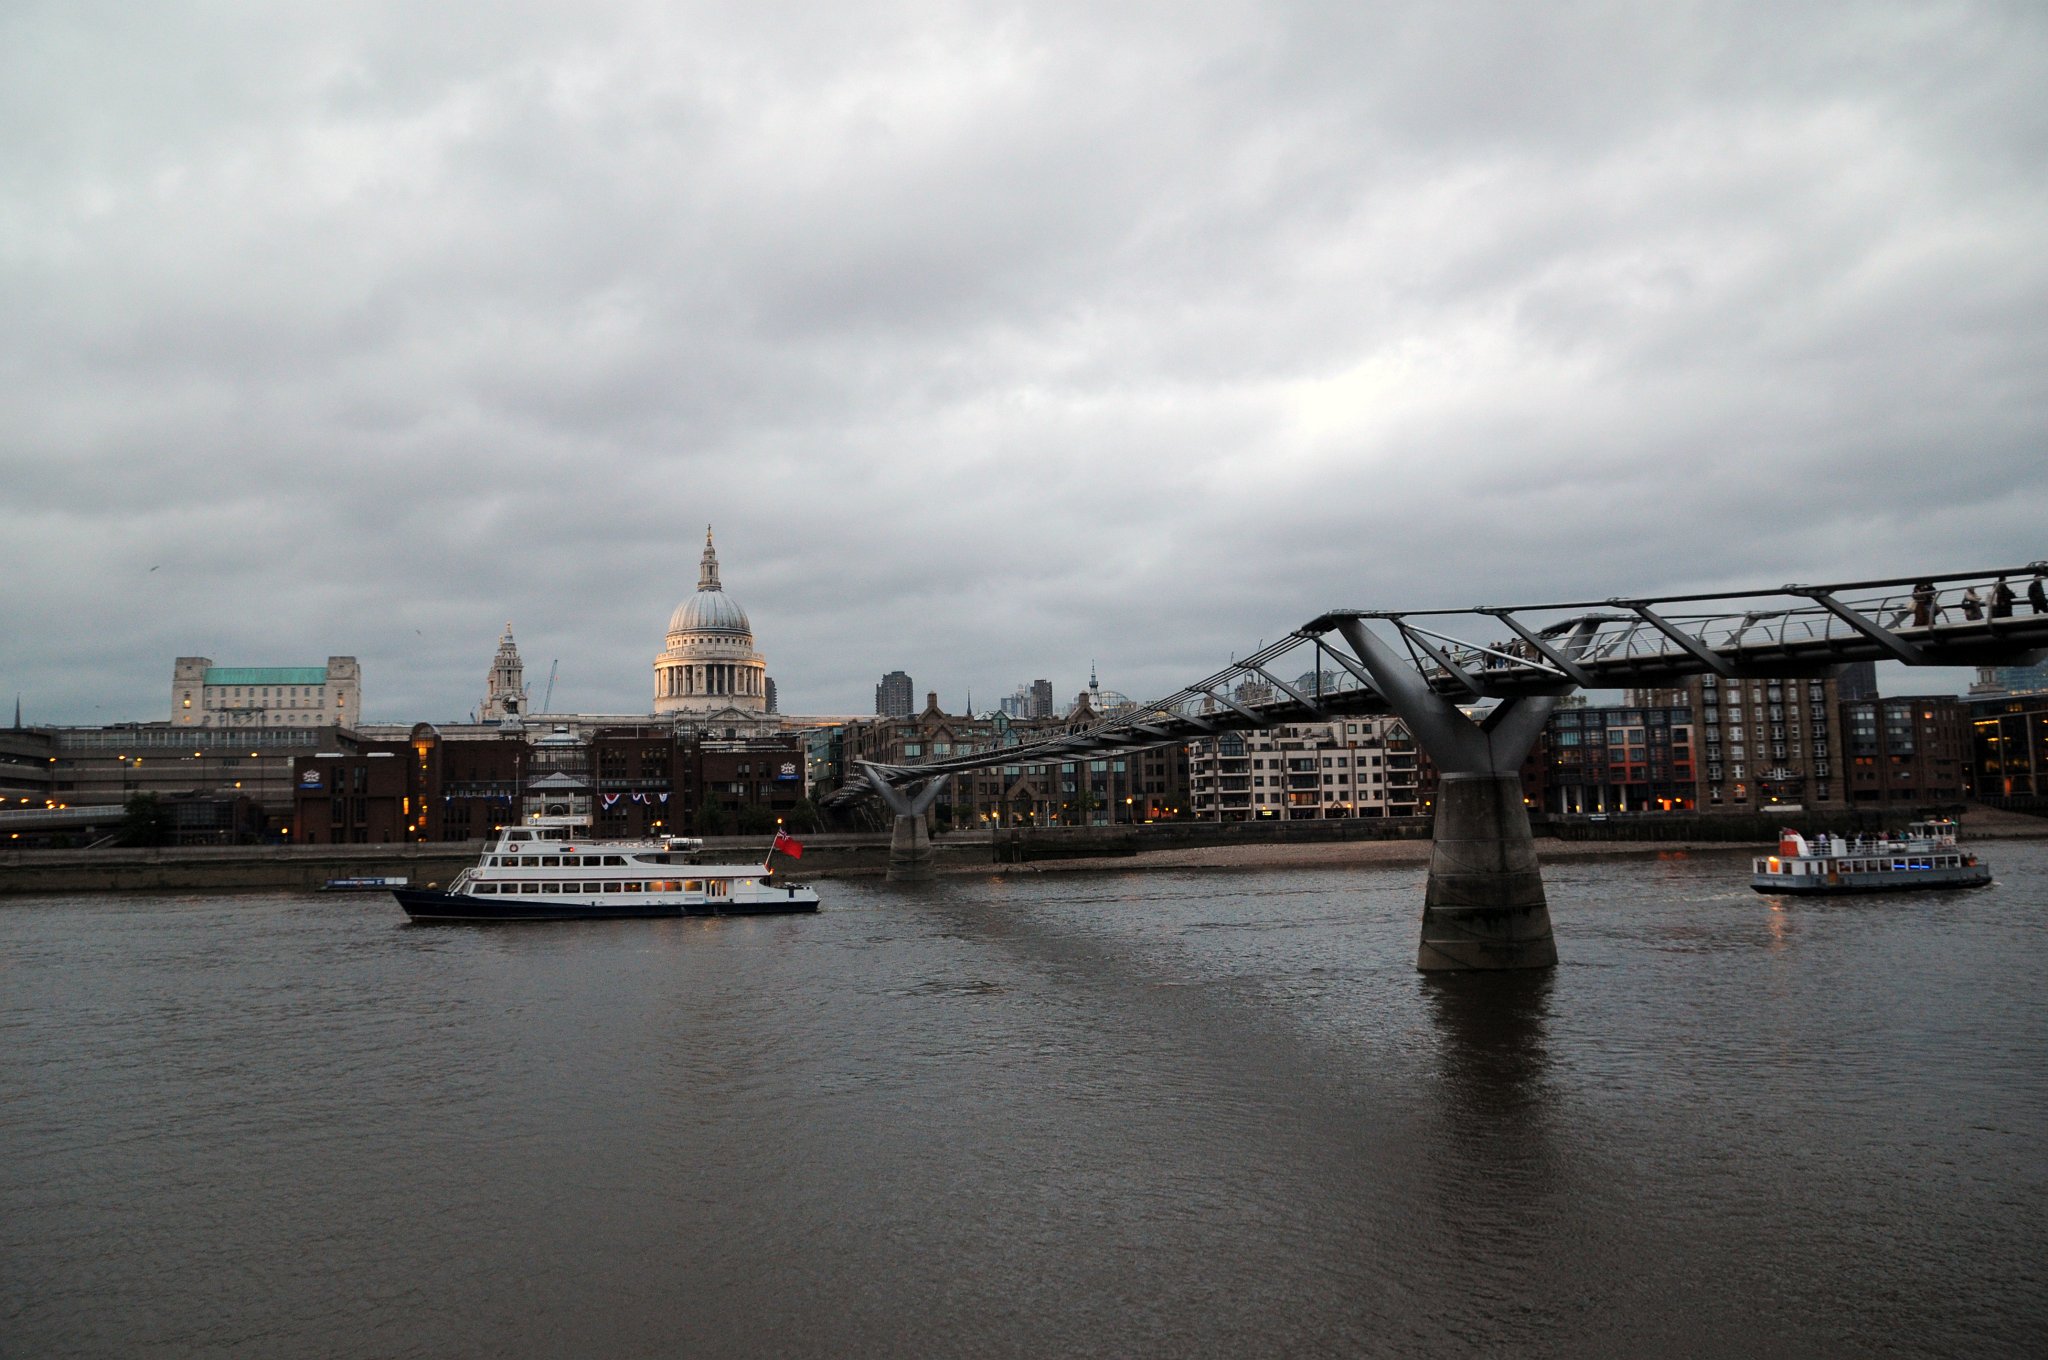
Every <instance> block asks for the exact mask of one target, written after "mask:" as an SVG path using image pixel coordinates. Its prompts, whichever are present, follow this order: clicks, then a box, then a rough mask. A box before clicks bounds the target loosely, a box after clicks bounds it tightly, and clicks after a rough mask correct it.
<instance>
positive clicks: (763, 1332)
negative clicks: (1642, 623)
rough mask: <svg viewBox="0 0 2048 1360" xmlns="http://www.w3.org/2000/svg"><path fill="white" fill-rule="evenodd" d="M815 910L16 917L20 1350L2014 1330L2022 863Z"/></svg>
mask: <svg viewBox="0 0 2048 1360" xmlns="http://www.w3.org/2000/svg"><path fill="white" fill-rule="evenodd" d="M1745 869H1746V858H1743V857H1735V856H1721V855H1715V854H1703V855H1697V856H1693V857H1690V858H1685V859H1651V858H1648V857H1645V858H1641V859H1631V860H1628V861H1626V862H1618V863H1617V862H1597V863H1595V862H1573V863H1567V864H1560V865H1557V866H1553V867H1552V868H1551V869H1550V871H1549V873H1548V880H1549V886H1550V897H1551V905H1552V917H1553V922H1554V924H1555V926H1556V929H1557V933H1558V940H1559V948H1560V952H1561V954H1562V956H1563V959H1564V962H1563V965H1562V966H1561V967H1559V968H1558V969H1556V970H1553V971H1539V972H1529V973H1514V974H1505V975H1493V976H1475V975H1455V974H1431V975H1418V974H1416V973H1415V972H1414V971H1413V970H1412V959H1413V954H1414V947H1415V931H1416V917H1417V904H1418V898H1419V890H1420V873H1419V871H1417V870H1414V869H1407V868H1403V869H1387V870H1362V871H1356V872H1344V873H1334V872H1328V871H1315V872H1284V873H1283V872H1273V873H1227V872H1218V873H1207V874H1203V873H1178V874H1169V873H1158V874H1133V873H1106V874H1102V875H1087V876H1056V875H1046V876H1042V877H1041V876H1037V875H1019V876H1017V877H1014V878H1006V879H998V878H987V879H957V880H947V881H945V882H942V883H939V884H934V885H930V886H928V887H924V888H920V889H917V890H913V891H896V890H893V889H890V888H888V887H887V886H886V885H882V884H878V883H857V882H849V883H838V884H833V885H832V887H831V892H830V894H829V895H828V899H827V903H826V909H825V911H824V912H823V913H822V914H821V915H819V916H817V917H812V918H792V919H786V920H755V921H717V920H707V921H687V922H681V921H679V922H619V923H606V924H587V925H582V926H535V927H521V928H516V929H489V930H475V929H471V930H448V929H441V930H410V929H407V928H405V926H404V925H403V924H402V918H401V917H400V916H399V915H398V913H397V912H396V910H395V908H391V907H390V906H389V905H388V904H383V903H378V902H375V901H369V900H362V899H358V900H354V901H334V900H324V899H314V898H310V897H292V896H284V895H273V896H248V897H238V898H232V899H224V898H209V897H206V896H203V895H185V896H179V897H156V898H141V897H135V898H125V899H121V900H118V901H93V900H89V899H81V898H64V899H42V900H35V901H13V902H10V903H9V904H8V905H7V906H6V908H5V909H4V910H0V1092H4V1093H5V1095H6V1099H5V1100H4V1101H0V1354H6V1355H15V1354H22V1355H38V1356H45V1355H55V1356H61V1355H125V1354H144V1353H147V1354H171V1355H176V1354H233V1353H243V1354H250V1355H262V1356H266V1357H267V1356H287V1357H289V1356H300V1355H328V1354H337V1353H339V1354H366V1355H370V1354H374V1355H400V1354H421V1355H492V1356H541V1355H559V1354H564V1353H581V1352H600V1353H605V1354H610V1355H625V1356H639V1355H644V1356H671V1355H675V1354H678V1353H689V1354H697V1355H714V1356H715V1355H753V1354H778V1355H790V1356H827V1355H844V1354H920V1355H1032V1356H1037V1355H1045V1354H1057V1355H1103V1356H1112V1355H1113V1356H1131V1355H1174V1356H1181V1355H1189V1354H1211V1353H1214V1354H1368V1353H1369V1354H1387V1355H1438V1354H1446V1353H1468V1352H1473V1351H1495V1352H1505V1353H1515V1354H1549V1355H1560V1356H1564V1355H1574V1356H1575V1355H1584V1354H1612V1355H1643V1354H1700V1355H1712V1354H1726V1355H1737V1354H1757V1353H1777V1354H1860V1353H1874V1352H1880V1351H1882V1352H1887V1353H1895V1354H1923V1355H1946V1354H1957V1353H1968V1354H1972V1355H1999V1354H2023V1353H2028V1352H2029V1350H2030V1348H2031V1346H2032V1345H2033V1344H2034V1343H2035V1342H2036V1341H2037V1340H2038V1335H2039V1332H2040V1329H2041V1328H2042V1327H2043V1326H2044V1325H2048V1306H2044V1302H2043V1290H2042V1285H2041V1282H2040V1274H2039V1270H2038V1266H2037V1264H2036V1263H2037V1262H2038V1261H2040V1260H2042V1259H2048V1207H2044V1206H2048V1194H2044V1193H2043V1192H2044V1191H2048V1182H2044V1179H2043V1176H2042V1173H2041V1169H2040V1168H2041V1166H2042V1162H2041V1159H2040V1156H2039V1143H2040V1138H2041V1135H2042V1133H2043V1132H2044V1130H2048V1055H2044V1045H2043V1044H2042V1043H2041V1038H2042V1034H2043V1023H2042V1001H2041V996H2042V988H2041V979H2042V978H2043V977H2044V976H2048V943H2044V933H2043V932H2042V930H2041V929H2040V922H2041V919H2042V913H2043V910H2044V907H2048V895H2044V893H2043V891H2042V889H2041V886H2040V885H2041V884H2042V882H2043V874H2044V872H2048V848H2037V847H2033V846H2016V847H2011V848H2004V847H2002V848H2001V853H2000V870H2001V877H2000V882H1999V885H1998V887H1996V888H1995V889H1992V890H1987V891H1984V892H1981V893H1977V894H1972V895H1967V896H1963V895H1955V896H1953V897H1951V898H1944V897H1943V896H1942V895H1934V896H1932V897H1923V898H1919V899H1916V900H1914V901H1911V902H1908V901H1904V900H1901V899H1889V900H1876V899H1873V900H1866V901H1860V902H1857V903H1854V904H1849V905H1844V904H1839V903H1804V902H1800V903H1773V902H1769V901H1767V900H1764V899H1760V898H1758V897H1757V896H1756V895H1755V894H1753V893H1751V892H1750V891H1749V890H1748V888H1747V886H1746V882H1745V881H1744V870H1745Z"/></svg>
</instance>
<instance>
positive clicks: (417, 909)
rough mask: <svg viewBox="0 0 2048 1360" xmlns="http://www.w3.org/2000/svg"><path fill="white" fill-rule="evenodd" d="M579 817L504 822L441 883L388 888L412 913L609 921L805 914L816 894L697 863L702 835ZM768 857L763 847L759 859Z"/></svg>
mask: <svg viewBox="0 0 2048 1360" xmlns="http://www.w3.org/2000/svg"><path fill="white" fill-rule="evenodd" d="M588 830H589V823H588V821H587V820H585V819H583V818H580V817H543V818H537V819H535V820H534V821H532V822H529V823H528V824H526V825H524V826H511V827H505V828H504V829H502V830H501V831H499V833H498V840H497V843H496V844H494V845H493V846H491V848H490V849H489V850H486V851H485V852H484V854H483V857H482V858H481V859H479V860H478V861H477V862H476V863H475V864H474V865H472V866H471V867H470V868H467V869H464V870H463V871H462V872H461V873H460V874H458V875H457V876H456V878H455V881H454V882H452V883H450V884H449V885H448V886H447V887H446V888H445V889H436V888H433V887H427V888H394V889H392V896H394V897H396V898H397V899H398V904H399V905H400V906H402V907H404V908H405V912H406V915H408V916H410V917H412V919H413V920H415V921H609V920H620V919H625V918H630V917H642V916H766V915H780V914H785V913H791V912H814V911H816V910H817V909H818V894H817V893H816V892H815V891H813V890H812V889H810V888H807V887H805V886H803V885H802V884H800V883H790V882H785V881H783V880H780V879H778V878H776V877H775V875H774V872H773V871H772V870H771V869H770V868H769V867H768V866H767V865H766V864H704V863H702V855H703V849H704V842H702V841H700V840H693V839H689V838H685V837H681V836H664V837H661V838H659V839H656V840H645V841H601V840H590V839H587V838H586V837H585V836H584V835H583V833H584V832H587V831H588ZM773 856H774V852H773V850H771V851H770V852H769V858H770V859H772V858H773Z"/></svg>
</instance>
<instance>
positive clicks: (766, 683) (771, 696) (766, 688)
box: [761, 677, 782, 713]
mask: <svg viewBox="0 0 2048 1360" xmlns="http://www.w3.org/2000/svg"><path fill="white" fill-rule="evenodd" d="M761 689H762V692H763V693H764V694H766V695H767V697H768V711H769V712H770V713H780V712H781V711H782V710H781V709H779V708H777V707H776V706H775V681H774V679H773V678H772V677H771V678H765V679H763V680H762V681H761Z"/></svg>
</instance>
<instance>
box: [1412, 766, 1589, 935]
mask: <svg viewBox="0 0 2048 1360" xmlns="http://www.w3.org/2000/svg"><path fill="white" fill-rule="evenodd" d="M1556 962H1557V942H1556V941H1555V940H1554V939H1553V938H1552V937H1551V933H1550V905H1549V902H1548V901H1547V900H1546V899H1545V897H1544V895H1543V871H1542V868H1541V867H1540V866H1539V865H1538V863H1537V861H1536V842H1535V838H1534V837H1533V836H1532V835H1531V834H1530V830H1529V809H1528V808H1527V806H1525V805H1524V804H1523V802H1522V781H1521V779H1520V778H1519V777H1518V776H1517V775H1512V774H1447V775H1445V776H1443V779H1442V782H1441V783H1440V784H1439V785H1438V788H1437V802H1436V837H1435V841H1434V844H1433V845H1432V847H1431V850H1430V857H1429V886H1428V888H1427V889H1426V890H1425V892H1424V896H1423V902H1422V942H1421V944H1420V946H1419V947H1418V949H1417V951H1416V955H1415V966H1416V967H1417V968H1419V969H1421V970H1422V971H1424V972H1442V971H1452V970H1474V969H1501V968H1548V967H1551V966H1552V965H1554V964H1555V963H1556Z"/></svg>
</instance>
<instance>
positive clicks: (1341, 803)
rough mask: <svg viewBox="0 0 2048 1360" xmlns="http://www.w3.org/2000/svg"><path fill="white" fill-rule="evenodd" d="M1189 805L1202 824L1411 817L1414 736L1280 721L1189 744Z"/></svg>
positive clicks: (1361, 724) (1361, 726)
mask: <svg viewBox="0 0 2048 1360" xmlns="http://www.w3.org/2000/svg"><path fill="white" fill-rule="evenodd" d="M1187 749H1188V806H1189V808H1190V809H1191V810H1192V811H1193V813H1194V815H1195V816H1196V817H1197V818H1200V819H1202V820H1205V821H1218V822H1244V821H1256V820H1260V819H1266V818H1274V819H1284V820H1288V821H1307V820H1316V819H1329V818H1340V817H1413V816H1416V815H1417V814H1418V813H1419V812H1420V811H1421V806H1420V803H1421V791H1420V783H1421V771H1420V767H1419V757H1418V754H1417V752H1416V748H1415V741H1414V738H1413V737H1411V736H1410V735H1409V733H1408V729H1407V728H1406V727H1404V726H1403V725H1402V724H1401V721H1400V720H1399V719H1398V718H1393V717H1387V716H1379V717H1359V718H1345V719H1342V720H1330V721H1327V722H1312V723H1282V724H1279V725H1278V726H1275V727H1270V728H1254V729H1252V730H1249V731H1245V732H1225V733H1222V734H1219V735H1217V736H1214V737H1204V738H1203V739H1201V740H1200V741H1191V742H1189V743H1188V748H1187Z"/></svg>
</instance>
